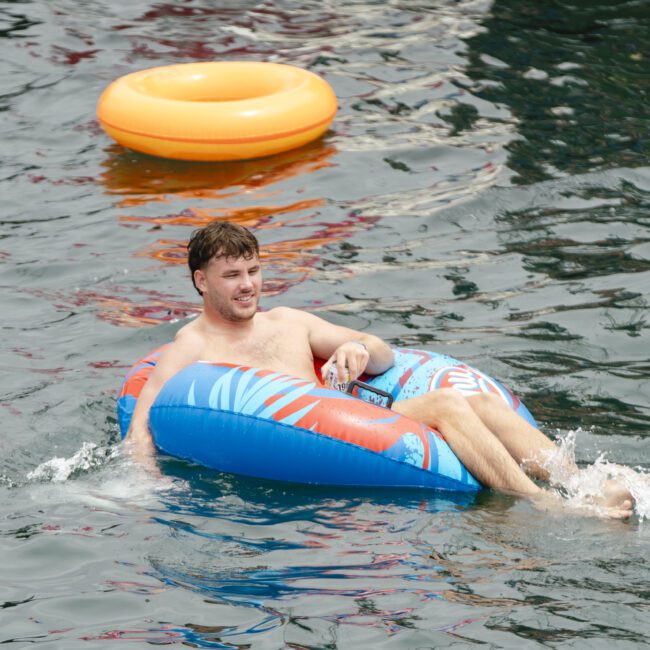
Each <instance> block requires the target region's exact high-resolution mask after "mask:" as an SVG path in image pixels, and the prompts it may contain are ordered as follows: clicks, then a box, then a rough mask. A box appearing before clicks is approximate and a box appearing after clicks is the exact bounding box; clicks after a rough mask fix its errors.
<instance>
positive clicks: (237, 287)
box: [194, 255, 262, 322]
mask: <svg viewBox="0 0 650 650" xmlns="http://www.w3.org/2000/svg"><path fill="white" fill-rule="evenodd" d="M194 282H196V286H197V287H198V288H199V289H200V290H201V291H202V292H203V299H204V302H205V306H206V308H211V309H212V310H213V311H215V312H216V313H217V314H218V315H219V316H221V318H223V319H224V320H228V321H233V322H240V321H247V320H250V319H251V318H253V316H254V315H255V313H256V312H257V304H258V302H259V300H260V292H261V290H262V270H261V268H260V260H259V258H258V257H257V255H255V256H253V257H251V258H249V259H247V258H245V257H237V258H235V257H213V258H212V259H211V260H210V261H209V262H208V264H207V266H206V267H204V268H203V269H199V270H197V271H195V272H194Z"/></svg>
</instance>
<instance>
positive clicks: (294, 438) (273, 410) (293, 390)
mask: <svg viewBox="0 0 650 650" xmlns="http://www.w3.org/2000/svg"><path fill="white" fill-rule="evenodd" d="M163 349H164V346H163V347H162V348H158V349H156V350H154V351H153V352H151V353H150V354H148V355H147V356H145V357H144V358H143V359H141V360H140V361H138V362H137V363H136V364H135V365H134V366H133V367H132V368H131V370H130V371H129V373H128V375H127V376H126V378H125V380H124V383H123V385H122V390H121V392H120V396H119V399H118V401H117V414H118V421H119V424H120V430H121V434H122V436H125V435H126V433H127V431H128V428H129V423H130V421H131V416H132V414H133V409H134V407H135V404H136V401H137V399H138V396H139V394H140V391H141V390H142V387H143V386H144V384H145V383H146V381H147V379H148V377H149V375H150V374H151V372H152V370H153V368H154V367H155V365H156V363H157V361H158V357H159V355H160V353H161V351H162V350H163ZM394 353H395V365H394V366H393V367H392V368H390V369H389V370H387V371H386V372H385V373H383V374H381V375H376V376H373V377H368V376H365V377H364V381H366V382H367V384H366V385H370V386H371V387H372V389H371V390H372V391H377V390H378V391H379V392H380V393H381V392H382V391H383V394H384V395H390V396H392V397H393V398H394V399H405V398H408V397H414V396H416V395H421V394H423V393H425V392H428V391H430V390H436V389H439V388H454V389H456V390H458V391H460V392H461V393H462V394H464V395H473V394H478V393H491V394H493V395H495V396H498V397H500V398H501V399H502V400H503V401H504V402H505V403H506V404H508V405H509V406H510V408H512V409H513V410H514V411H515V412H517V413H519V414H520V415H521V416H522V417H523V418H525V419H526V420H528V421H529V422H530V423H531V424H533V425H535V420H534V418H533V417H532V415H531V414H530V412H529V411H528V409H527V408H526V407H525V406H524V404H523V403H522V402H521V401H520V400H519V399H518V398H517V397H516V396H515V395H514V394H513V393H511V392H510V391H509V390H508V389H507V388H505V387H504V386H502V385H501V384H499V382H497V381H496V380H494V379H492V378H491V377H489V376H488V375H486V374H485V373H483V372H481V371H480V370H477V369H476V368H472V367H471V366H468V365H466V364H464V363H462V362H460V361H458V360H456V359H453V358H452V357H448V356H446V355H441V354H436V353H434V352H428V351H425V350H413V349H407V348H396V349H395V350H394ZM320 363H322V362H320ZM314 369H315V371H316V372H318V370H319V364H318V363H317V364H315V368H314ZM359 397H361V398H362V399H359ZM375 398H376V396H375V395H374V392H370V391H369V390H368V389H367V388H363V389H362V390H360V391H359V394H358V397H353V396H351V395H348V394H346V393H342V392H339V391H337V390H332V389H329V388H327V387H325V386H323V385H322V384H319V383H315V382H311V381H309V380H305V379H301V378H297V377H290V376H287V375H282V374H280V373H275V372H271V371H269V370H264V369H260V368H249V367H244V366H237V365H233V364H220V363H209V362H198V363H194V364H191V365H189V366H187V367H186V368H184V369H183V370H181V371H180V372H179V373H177V374H176V375H174V376H173V377H172V378H171V379H169V380H168V381H167V382H166V383H165V385H164V386H163V388H162V390H161V391H160V393H159V395H158V397H157V398H156V400H155V401H154V403H153V406H152V407H151V411H150V415H149V424H150V428H151V432H152V436H153V440H154V442H155V444H156V447H157V448H158V449H159V450H160V451H161V452H163V453H164V454H168V455H170V456H174V457H176V458H181V459H185V460H188V461H191V462H193V463H197V464H199V465H202V466H204V467H209V468H212V469H215V470H218V471H221V472H227V473H231V474H239V475H242V476H249V477H254V478H258V479H267V480H277V481H284V482H290V483H304V484H312V485H331V486H332V485H336V486H360V487H375V488H376V487H413V488H425V489H427V488H429V489H437V490H453V491H460V492H474V491H476V490H478V489H479V488H480V484H479V483H478V481H476V479H475V478H474V477H473V476H472V475H471V474H470V473H469V471H468V470H467V468H465V467H464V465H463V464H462V463H461V462H460V460H459V459H458V458H457V457H456V456H455V454H454V453H453V451H452V450H451V449H450V447H449V446H448V445H447V443H446V441H445V440H444V438H443V436H442V435H441V434H440V433H439V432H438V431H436V430H435V429H431V428H429V427H427V426H425V425H424V424H422V423H421V422H416V421H415V420H411V419H409V418H406V417H404V416H402V415H399V414H398V413H396V412H395V411H391V410H388V409H386V408H384V407H383V406H381V405H380V402H377V401H376V399H375ZM364 400H368V401H364ZM373 402H374V403H373Z"/></svg>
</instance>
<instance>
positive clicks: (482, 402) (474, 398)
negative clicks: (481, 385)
mask: <svg viewBox="0 0 650 650" xmlns="http://www.w3.org/2000/svg"><path fill="white" fill-rule="evenodd" d="M467 401H468V402H469V403H470V405H471V406H472V408H474V409H478V410H485V409H489V410H490V411H495V410H497V409H503V408H506V407H507V404H506V403H505V402H504V401H503V399H502V398H501V397H499V395H496V394H495V393H477V394H476V395H470V396H469V397H467Z"/></svg>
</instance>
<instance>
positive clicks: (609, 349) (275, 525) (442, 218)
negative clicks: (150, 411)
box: [0, 0, 650, 649]
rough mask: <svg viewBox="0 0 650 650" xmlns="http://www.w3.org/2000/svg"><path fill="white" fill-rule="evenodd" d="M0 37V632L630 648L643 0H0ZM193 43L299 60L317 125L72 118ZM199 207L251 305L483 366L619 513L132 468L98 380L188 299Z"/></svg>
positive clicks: (86, 114)
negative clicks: (329, 122)
mask: <svg viewBox="0 0 650 650" xmlns="http://www.w3.org/2000/svg"><path fill="white" fill-rule="evenodd" d="M0 38H1V39H2V40H1V44H2V61H3V65H2V68H1V72H0V84H1V86H0V94H1V98H0V121H1V125H2V134H3V155H2V166H1V167H0V187H1V190H2V197H3V201H2V213H1V215H2V216H1V219H0V221H1V226H0V237H1V238H2V240H1V242H0V262H1V266H0V286H1V288H2V320H1V325H2V330H3V338H2V343H3V345H2V346H1V347H0V355H1V356H0V364H1V367H2V383H1V384H0V390H1V402H0V405H1V406H2V411H1V412H2V416H3V417H2V425H3V426H2V429H3V432H2V435H1V437H0V450H1V451H2V453H1V454H0V522H1V523H0V558H1V559H0V567H1V569H0V603H2V604H1V605H0V642H2V643H4V644H6V645H7V646H8V647H16V648H18V647H33V645H34V644H40V645H43V646H47V647H52V648H66V649H67V648H77V647H83V648H86V647H99V646H100V644H101V645H104V644H110V643H111V642H113V643H115V642H118V641H119V644H118V645H119V647H120V648H140V647H145V646H146V645H148V644H153V645H172V644H177V645H185V646H187V647H204V648H281V647H291V648H376V647H382V648H433V647H452V646H453V647H465V646H468V645H482V646H484V645H487V646H489V647H513V648H521V647H538V646H539V647H541V646H545V647H547V646H551V647H556V646H558V647H560V646H565V645H567V646H568V645H570V646H571V647H588V648H600V647H602V648H610V647H616V648H619V647H620V648H624V647H636V646H643V645H645V644H646V643H647V641H646V639H647V637H648V636H649V635H650V623H649V622H648V621H649V620H650V617H649V614H650V567H649V560H648V558H649V557H650V534H649V531H648V526H647V519H648V517H649V516H650V486H649V483H648V480H649V479H648V474H649V470H650V460H649V454H648V449H649V445H648V431H649V430H650V407H649V404H650V353H649V350H650V320H649V313H650V312H649V310H648V300H649V297H650V290H649V287H650V210H649V208H650V167H648V164H647V158H646V155H647V150H648V144H649V140H650V133H649V130H648V117H649V110H648V100H649V96H648V95H649V90H650V84H648V79H649V78H650V49H649V46H648V43H650V6H649V5H648V2H647V1H646V0H637V1H632V0H628V1H624V2H604V1H601V2H600V3H598V2H586V1H583V0H574V1H573V2H558V1H555V2H540V3H522V2H515V1H514V0H509V1H496V2H494V3H490V2H483V1H478V0H477V1H472V0H465V1H462V0H461V1H458V2H452V1H451V0H448V1H446V2H445V1H441V2H397V1H392V2H384V3H374V2H370V1H369V0H365V1H364V2H300V3H299V2H274V3H272V2H261V3H260V2H234V1H231V2H219V3H217V2H209V1H208V0H202V1H200V0H196V1H192V0H187V1H180V2H169V3H165V2H157V3H156V2H153V1H148V2H125V1H123V0H120V1H117V2H115V1H113V2H108V1H106V0H93V1H89V2H81V3H80V2H72V1H71V0H52V1H48V2H43V1H40V2H39V1H35V2H21V1H13V2H9V1H4V2H0ZM215 59H229V60H231V59H244V60H267V61H280V62H287V63H292V64H295V65H299V66H302V67H305V68H308V69H311V70H313V71H315V72H317V73H319V74H321V75H322V76H323V77H325V79H327V81H328V82H329V83H330V84H331V85H332V86H333V88H334V90H335V91H336V93H337V96H338V98H339V103H340V109H339V113H338V116H337V118H336V120H335V122H334V124H333V127H332V129H331V130H330V132H329V133H328V135H327V137H326V138H324V139H323V140H322V141H319V142H317V143H314V144H312V145H310V146H308V147H306V148H303V149H300V150H295V151H292V152H288V153H285V154H282V155H278V156H275V157H272V158H268V159H264V160H258V161H250V162H243V163H233V164H221V165H220V164H190V163H179V162H170V161H165V160H159V159H154V158H149V157H146V156H142V155H138V154H135V153H132V152H128V151H125V150H123V149H122V148H121V147H119V146H118V145H115V144H113V143H111V142H110V141H109V139H108V138H107V137H106V136H105V135H104V134H103V132H102V131H101V130H100V128H99V126H98V124H97V122H96V119H95V106H96V102H97V99H98V97H99V95H100V93H101V92H102V90H103V89H104V88H105V87H106V86H107V85H108V84H109V83H110V81H111V80H113V79H115V78H116V77H118V76H120V75H123V74H126V73H128V72H131V71H135V70H139V69H142V68H145V67H150V66H156V65H165V64H170V63H179V62H189V61H202V60H215ZM215 217H221V218H228V219H230V220H233V221H237V222H238V223H241V224H244V225H246V226H248V227H250V228H252V229H253V230H254V231H255V233H256V234H257V235H258V236H259V238H260V241H261V243H262V245H263V250H264V260H265V264H266V275H265V286H264V288H265V299H264V304H265V306H266V307H272V306H276V305H280V304H287V305H291V306H295V307H302V308H308V309H311V310H314V311H315V312H317V313H319V314H320V315H322V316H324V317H325V318H328V319H331V320H334V321H336V322H339V323H343V324H346V325H348V326H351V327H356V328H360V329H364V330H366V329H367V330H369V331H372V332H375V333H377V334H379V335H381V336H383V337H384V338H386V339H387V340H389V341H390V342H391V343H393V344H399V345H411V346H419V347H426V348H429V349H433V350H439V351H442V352H445V353H448V354H451V355H453V356H455V357H459V358H461V359H464V360H466V361H468V362H470V363H472V364H474V365H476V366H478V367H479V368H482V369H483V370H485V371H487V372H490V373H491V374H493V375H495V376H497V377H499V378H500V379H502V380H503V381H505V382H506V383H507V384H509V385H510V386H511V387H512V388H514V389H515V390H516V391H517V393H518V394H519V395H520V396H521V397H523V398H524V400H525V401H526V403H527V405H528V406H529V408H530V409H531V410H532V412H533V413H534V414H535V415H536V417H537V419H538V421H539V422H540V423H541V424H542V426H543V428H544V429H545V430H546V431H548V432H549V433H550V434H551V435H552V436H556V437H558V439H559V440H562V441H563V444H564V446H565V447H566V449H567V453H571V450H572V448H573V447H572V445H575V455H576V457H577V459H578V461H579V462H580V463H581V464H583V465H585V467H587V466H589V465H591V464H593V463H594V462H595V465H594V466H593V467H592V470H590V474H588V475H586V476H587V477H590V478H589V480H594V481H598V480H600V478H601V477H602V475H603V473H604V472H606V471H607V469H608V463H610V462H611V463H619V464H622V465H625V466H627V467H628V468H630V469H629V472H628V474H629V477H628V479H627V480H628V481H629V484H630V485H631V486H632V488H633V491H634V493H635V495H636V496H637V498H638V500H639V503H638V506H637V510H638V512H637V516H635V518H634V519H633V520H632V521H630V522H611V521H606V520H603V519H599V518H597V517H587V516H577V515H575V513H574V512H572V510H571V509H569V508H567V510H566V511H561V512H549V513H547V512H541V511H539V510H536V509H535V508H534V507H533V506H532V505H531V504H529V503H528V502H526V501H524V500H520V499H515V498H511V497H507V496H502V495H496V494H493V493H489V492H484V493H480V494H479V495H478V496H476V497H474V498H466V497H459V496H455V495H449V494H443V493H441V494H430V493H419V492H400V491H384V492H379V493H377V492H372V493H371V492H367V491H366V492H364V491H340V490H331V489H311V488H301V487H296V486H288V485H278V484H268V483H259V482H256V481H249V480H245V479H239V478H234V477H232V476H226V475H221V474H219V473H216V472H209V471H207V470H202V469H199V468H195V467H190V466H188V465H186V464H183V463H180V462H176V461H172V460H164V461H163V463H162V468H163V471H164V474H165V475H166V476H167V477H169V478H170V479H171V483H161V482H159V481H156V480H154V479H152V478H149V477H147V476H144V475H143V474H142V473H141V472H140V471H138V470H137V468H134V467H133V466H131V465H130V464H129V463H128V462H127V461H126V460H125V459H124V458H123V457H122V455H121V453H120V448H119V444H118V438H119V436H118V432H117V425H116V421H115V416H114V408H115V397H116V390H117V387H118V385H119V383H120V381H121V378H122V376H123V374H124V372H125V370H126V368H127V367H128V366H129V365H130V364H131V363H132V362H133V361H134V360H136V359H137V358H139V357H140V356H142V355H143V354H144V353H145V352H146V351H148V350H149V349H151V348H152V347H154V346H155V345H158V344H160V343H162V342H164V341H167V340H169V339H170V338H171V337H172V336H173V334H174V332H175V331H176V329H177V328H178V326H179V321H182V320H183V319H184V318H186V317H188V316H190V315H191V314H194V313H196V311H197V308H198V303H197V301H196V298H197V296H196V294H195V293H194V292H193V289H192V287H191V285H190V283H189V280H188V274H187V272H186V270H185V266H184V264H185V259H184V245H185V243H186V241H187V238H188V236H189V233H190V232H191V231H192V229H194V228H195V227H197V226H200V225H202V224H205V223H207V222H208V221H209V220H211V219H213V218H215ZM585 480H587V479H585ZM587 487H588V486H585V485H578V486H570V485H569V486H567V487H566V490H567V492H568V493H569V497H570V499H573V498H578V497H579V496H580V491H581V490H584V489H586V488H587Z"/></svg>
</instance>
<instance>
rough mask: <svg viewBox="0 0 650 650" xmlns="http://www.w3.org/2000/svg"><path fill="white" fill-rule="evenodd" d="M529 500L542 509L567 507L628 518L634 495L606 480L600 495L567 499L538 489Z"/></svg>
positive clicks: (604, 515) (599, 515)
mask: <svg viewBox="0 0 650 650" xmlns="http://www.w3.org/2000/svg"><path fill="white" fill-rule="evenodd" d="M531 500H532V502H533V503H534V504H535V505H536V506H537V507H538V508H541V509H543V510H562V509H565V508H569V509H571V510H573V511H577V512H579V513H581V514H583V515H587V516H597V517H606V518H608V519H628V518H629V517H631V516H632V515H633V514H634V497H633V496H632V494H631V492H630V491H629V490H628V489H627V488H626V487H625V486H624V485H621V483H618V482H617V481H614V480H609V481H607V483H606V484H605V487H604V489H603V493H602V495H601V496H598V497H588V498H580V499H576V498H574V497H570V498H568V499H567V498H563V497H562V496H560V495H559V494H558V493H556V492H554V491H549V490H540V491H539V492H538V493H537V494H535V495H532V496H531Z"/></svg>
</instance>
